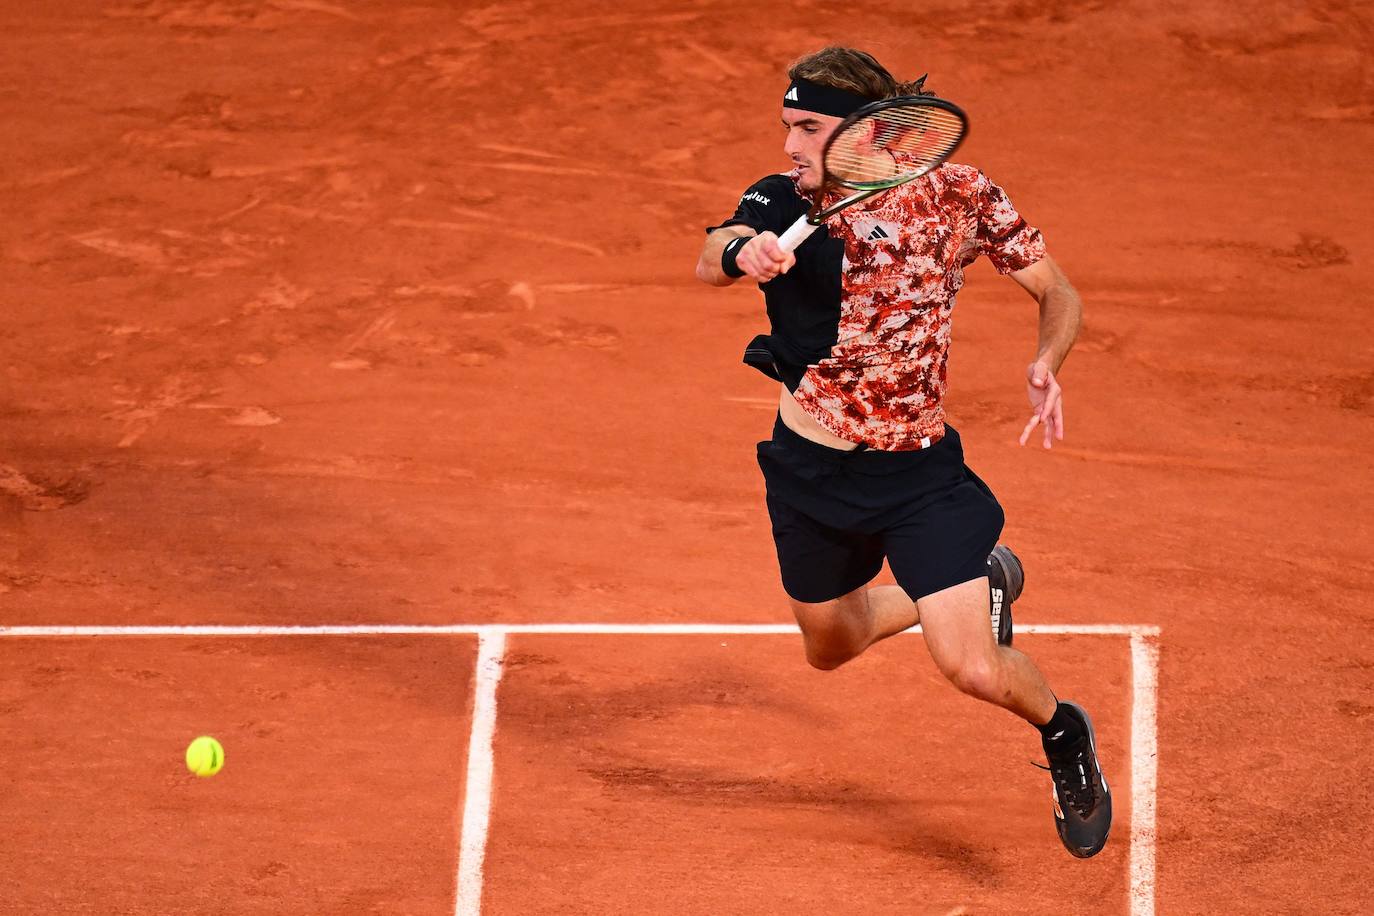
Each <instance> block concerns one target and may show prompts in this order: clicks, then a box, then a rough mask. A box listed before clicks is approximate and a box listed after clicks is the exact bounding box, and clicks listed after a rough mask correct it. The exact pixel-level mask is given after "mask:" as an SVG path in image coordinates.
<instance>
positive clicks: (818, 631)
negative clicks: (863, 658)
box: [802, 626, 864, 671]
mask: <svg viewBox="0 0 1374 916" xmlns="http://www.w3.org/2000/svg"><path fill="white" fill-rule="evenodd" d="M802 641H803V643H804V644H805V646H806V661H807V664H809V665H810V666H811V667H812V668H816V669H818V670H820V671H834V670H835V669H836V668H838V667H840V666H841V665H843V664H844V663H845V662H847V661H850V660H852V659H855V658H857V657H858V656H859V655H860V654H861V653H862V652H863V650H864V646H863V644H862V643H860V642H856V641H855V639H854V636H853V634H851V633H849V632H848V631H847V630H844V629H842V628H835V627H814V626H813V627H806V628H804V629H803V630H802Z"/></svg>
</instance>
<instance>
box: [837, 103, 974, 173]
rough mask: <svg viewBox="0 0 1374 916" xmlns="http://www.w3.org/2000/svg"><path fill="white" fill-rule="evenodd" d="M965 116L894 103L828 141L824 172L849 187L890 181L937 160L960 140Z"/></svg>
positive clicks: (924, 106) (929, 167) (924, 167)
mask: <svg viewBox="0 0 1374 916" xmlns="http://www.w3.org/2000/svg"><path fill="white" fill-rule="evenodd" d="M966 130H967V124H966V122H965V120H964V119H963V118H962V117H961V116H959V115H958V114H955V113H954V112H951V111H946V110H945V109H943V108H936V107H933V106H929V105H897V106H892V107H890V108H885V109H882V110H881V111H877V112H875V113H873V114H871V115H868V116H867V117H863V118H860V119H859V120H857V121H855V122H854V123H853V124H851V125H849V126H848V127H846V128H845V129H844V130H842V131H841V132H840V133H839V134H837V135H836V136H835V138H834V139H833V140H832V141H831V143H830V146H829V148H828V149H827V150H826V153H825V170H826V173H827V175H828V177H829V178H830V179H831V180H832V181H835V182H837V183H839V184H842V185H845V186H848V187H852V188H865V187H870V188H871V187H881V186H885V185H896V184H900V183H902V182H903V181H907V180H909V179H911V178H913V177H915V176H917V175H921V174H924V173H925V172H927V171H929V170H930V169H931V168H932V167H934V166H935V165H938V164H939V163H941V162H943V161H944V160H945V159H946V158H947V157H948V156H949V154H950V153H951V152H953V151H954V148H955V147H957V146H958V145H959V143H960V141H961V140H963V137H964V133H965V131H966Z"/></svg>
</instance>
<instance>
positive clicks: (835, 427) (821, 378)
mask: <svg viewBox="0 0 1374 916" xmlns="http://www.w3.org/2000/svg"><path fill="white" fill-rule="evenodd" d="M827 203H829V201H827ZM807 206H809V203H808V201H807V200H806V199H805V197H804V195H802V194H801V192H799V191H798V189H797V187H796V176H795V174H792V175H774V176H770V177H769V178H766V179H763V180H762V181H760V182H757V183H756V184H755V185H754V186H752V187H751V188H750V189H749V190H748V191H747V192H746V193H745V195H744V197H743V198H742V199H741V201H740V206H739V209H738V210H737V211H736V214H735V217H734V218H732V219H731V220H728V221H726V222H725V223H724V224H723V225H749V226H752V227H753V228H754V229H755V230H756V231H763V230H765V229H769V230H772V231H775V232H778V233H779V234H781V232H782V231H783V230H784V229H786V228H787V226H789V225H790V224H791V222H792V221H793V220H795V219H796V217H797V216H798V215H800V214H801V213H803V212H805V209H806V208H807ZM825 229H826V230H827V231H826V232H817V233H816V234H815V235H814V236H812V238H811V239H810V240H808V241H807V242H806V243H804V244H803V245H802V246H801V247H800V248H799V249H798V250H797V266H796V267H794V268H793V269H792V270H791V271H789V272H788V274H785V275H783V276H781V277H779V278H777V279H775V280H773V281H770V282H769V283H766V284H763V287H762V288H763V291H764V294H765V298H766V299H767V303H768V313H769V317H770V319H771V321H772V325H773V327H772V334H771V336H769V337H766V338H757V339H756V340H755V342H754V344H751V351H748V352H747V353H746V362H751V363H753V364H755V365H760V363H761V362H762V361H761V360H760V359H758V358H757V352H758V351H759V349H760V348H762V347H767V348H768V349H769V350H770V355H771V357H772V360H773V364H774V365H773V367H772V368H773V369H774V370H775V371H771V372H769V369H768V368H764V367H763V366H760V367H761V368H764V371H766V372H769V374H770V375H773V376H774V377H776V378H780V379H781V380H782V381H784V382H785V383H786V384H787V385H788V387H789V388H791V389H792V393H793V396H794V397H795V398H796V400H797V403H798V404H799V405H800V406H801V407H802V409H803V410H805V411H806V413H807V414H809V415H810V416H811V417H813V418H814V419H815V420H816V421H817V422H818V423H819V424H820V425H821V426H823V427H824V428H826V429H828V430H829V431H830V432H832V433H834V434H835V435H837V436H839V437H841V438H843V439H847V440H849V441H851V442H861V443H864V444H866V445H868V446H869V447H870V448H875V449H882V450H887V451H903V450H910V449H917V448H921V447H922V446H923V445H924V444H928V443H929V442H933V441H935V440H938V439H939V438H940V437H941V436H942V435H943V434H944V420H945V414H944V407H943V400H944V395H945V385H946V374H945V372H946V364H947V360H948V353H949V341H950V327H951V325H950V322H951V316H952V312H953V309H954V299H955V294H956V293H958V292H959V289H960V287H962V286H963V283H964V268H965V267H967V266H968V265H969V264H971V263H972V262H973V261H974V260H976V259H977V258H978V256H979V255H985V256H986V257H987V258H988V260H990V261H991V262H992V264H993V266H994V267H995V268H996V269H997V270H998V272H1000V273H1003V274H1007V273H1012V272H1014V271H1017V270H1021V269H1023V268H1026V267H1029V266H1030V265H1032V264H1034V263H1035V262H1037V261H1039V260H1040V259H1041V258H1043V257H1044V256H1045V243H1044V240H1043V239H1042V237H1041V235H1040V232H1039V230H1037V229H1035V228H1033V227H1031V226H1029V225H1027V223H1026V221H1025V220H1023V219H1022V218H1021V215H1020V214H1019V213H1017V211H1016V208H1015V207H1013V206H1012V204H1011V201H1010V200H1008V198H1007V195H1006V194H1005V193H1004V192H1003V191H1002V189H1001V188H1000V187H998V186H997V185H996V184H994V183H993V182H992V181H991V180H990V179H989V178H988V177H987V176H986V175H984V174H983V173H982V172H980V171H979V170H977V169H975V168H973V167H971V166H967V165H957V164H953V163H946V164H945V165H943V166H940V167H939V168H938V169H935V170H934V171H932V172H931V173H930V174H928V175H925V176H922V177H921V178H917V179H915V180H914V181H911V182H909V183H907V184H905V185H901V186H900V187H897V188H894V189H893V190H890V191H886V192H883V193H881V194H879V195H877V196H876V197H874V198H872V199H871V200H868V201H865V202H863V203H860V204H857V205H855V206H853V207H850V208H848V209H846V210H844V211H842V212H840V213H839V214H837V215H835V216H833V217H831V218H830V219H829V220H827V221H826V223H825ZM841 245H842V246H843V250H842V252H841V251H839V250H838V249H839V248H840V246H841ZM836 255H839V257H838V264H837V263H836V260H837V259H836V257H835V256H836ZM836 268H838V277H837V278H836V277H835V271H836ZM836 279H837V280H838V284H836V283H835V280H836ZM836 285H838V289H837V290H836V289H835V286H836ZM835 292H838V296H837V297H836V296H835V295H834V293H835ZM836 299H838V302H836V301H835V300H836ZM760 341H763V343H760ZM749 352H754V353H755V358H753V359H751V358H750V356H749V355H748V354H749ZM798 373H799V374H800V377H799V378H798Z"/></svg>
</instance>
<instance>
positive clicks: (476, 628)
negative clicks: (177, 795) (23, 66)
mask: <svg viewBox="0 0 1374 916" xmlns="http://www.w3.org/2000/svg"><path fill="white" fill-rule="evenodd" d="M920 631H921V628H920V627H919V626H918V627H913V628H911V629H910V630H907V631H906V632H908V633H919V632H920ZM798 632H799V631H798V629H797V625H796V624H793V623H511V624H489V623H461V624H435V625H423V624H416V625H408V624H347V625H324V626H298V627H283V626H253V625H248V626H213V625H212V626H111V627H98V626H19V627H0V637H4V636H13V637H62V636H464V635H470V636H482V635H487V634H492V635H494V634H498V633H500V634H510V633H542V634H549V635H569V636H571V635H578V634H585V635H590V636H641V635H642V636H692V635H702V636H767V635H787V634H792V635H796V634H797V633H798ZM1016 632H1017V633H1018V634H1019V633H1024V634H1027V635H1034V634H1039V635H1042V636H1131V637H1138V636H1158V635H1159V627H1155V626H1145V625H1142V624H1111V623H1109V624H1092V623H1082V624H1055V623H1040V624H1036V623H1031V624H1017V626H1016Z"/></svg>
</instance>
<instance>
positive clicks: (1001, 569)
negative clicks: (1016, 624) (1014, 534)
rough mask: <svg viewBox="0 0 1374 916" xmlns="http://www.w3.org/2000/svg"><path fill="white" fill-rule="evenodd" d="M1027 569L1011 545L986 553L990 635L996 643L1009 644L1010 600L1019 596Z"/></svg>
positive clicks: (1010, 635)
mask: <svg viewBox="0 0 1374 916" xmlns="http://www.w3.org/2000/svg"><path fill="white" fill-rule="evenodd" d="M1025 584H1026V571H1025V570H1024V569H1022V568H1021V561H1020V560H1018V559H1017V558H1016V554H1014V553H1012V552H1011V548H1010V547H1008V546H1007V545H1005V544H998V545H997V546H996V547H994V548H992V553H990V554H988V598H989V602H990V607H989V611H990V612H991V613H992V635H993V636H996V637H997V644H998V645H999V646H1009V645H1011V637H1012V631H1011V603H1012V602H1013V601H1015V600H1016V599H1017V598H1020V597H1021V589H1022V588H1024V587H1025Z"/></svg>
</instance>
